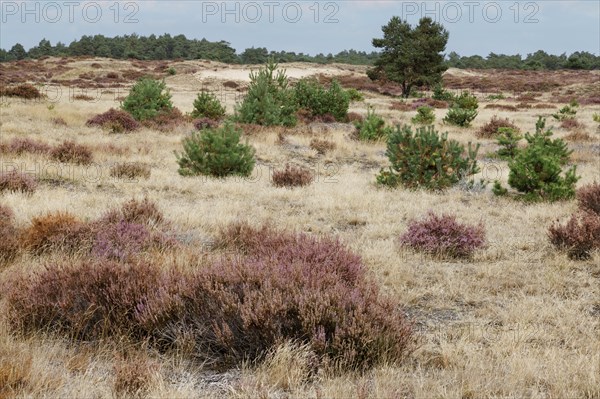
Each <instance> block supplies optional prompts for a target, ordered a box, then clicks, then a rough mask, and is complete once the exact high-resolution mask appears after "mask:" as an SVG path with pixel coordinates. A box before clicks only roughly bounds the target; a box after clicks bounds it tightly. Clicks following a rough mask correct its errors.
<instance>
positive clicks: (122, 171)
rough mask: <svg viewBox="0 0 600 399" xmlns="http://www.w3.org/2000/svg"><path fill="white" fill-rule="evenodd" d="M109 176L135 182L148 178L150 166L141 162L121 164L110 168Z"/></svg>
mask: <svg viewBox="0 0 600 399" xmlns="http://www.w3.org/2000/svg"><path fill="white" fill-rule="evenodd" d="M109 173H110V176H111V177H115V178H117V179H129V180H135V179H138V178H142V179H148V178H149V177H150V165H148V164H144V163H141V162H122V163H117V164H114V165H113V166H111V167H110V172H109Z"/></svg>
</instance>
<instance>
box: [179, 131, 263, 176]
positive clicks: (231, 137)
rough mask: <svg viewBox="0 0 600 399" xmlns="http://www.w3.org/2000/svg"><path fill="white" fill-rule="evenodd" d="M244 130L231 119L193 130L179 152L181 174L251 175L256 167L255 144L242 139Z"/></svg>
mask: <svg viewBox="0 0 600 399" xmlns="http://www.w3.org/2000/svg"><path fill="white" fill-rule="evenodd" d="M241 133H242V132H241V130H238V129H236V128H235V127H234V126H233V125H232V124H230V123H227V124H225V125H224V126H223V127H221V128H218V129H204V130H202V131H200V132H194V133H192V135H191V136H190V137H188V138H186V139H184V140H183V153H182V154H178V153H176V156H177V163H178V164H179V174H181V175H182V176H194V175H208V176H214V177H225V176H229V175H238V176H249V175H250V173H252V170H253V169H254V162H255V161H254V148H252V146H249V145H247V144H242V143H240V136H241Z"/></svg>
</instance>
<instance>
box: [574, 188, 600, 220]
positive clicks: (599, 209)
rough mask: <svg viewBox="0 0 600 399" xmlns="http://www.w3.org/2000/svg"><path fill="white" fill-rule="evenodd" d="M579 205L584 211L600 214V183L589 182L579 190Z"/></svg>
mask: <svg viewBox="0 0 600 399" xmlns="http://www.w3.org/2000/svg"><path fill="white" fill-rule="evenodd" d="M577 205H579V209H581V210H583V211H588V212H593V213H595V214H596V215H600V183H598V182H594V183H591V184H587V185H585V186H583V187H581V188H580V189H579V190H577Z"/></svg>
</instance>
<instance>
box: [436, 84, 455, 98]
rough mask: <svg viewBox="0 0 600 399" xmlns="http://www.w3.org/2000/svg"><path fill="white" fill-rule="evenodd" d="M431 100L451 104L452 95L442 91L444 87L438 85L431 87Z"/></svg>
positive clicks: (444, 90)
mask: <svg viewBox="0 0 600 399" xmlns="http://www.w3.org/2000/svg"><path fill="white" fill-rule="evenodd" d="M431 98H433V99H434V100H439V101H447V102H452V101H454V94H452V93H451V92H449V91H447V90H446V89H444V86H442V84H441V83H438V84H437V85H435V86H434V87H433V95H432V96H431Z"/></svg>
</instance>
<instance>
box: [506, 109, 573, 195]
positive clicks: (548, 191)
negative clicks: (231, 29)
mask: <svg viewBox="0 0 600 399" xmlns="http://www.w3.org/2000/svg"><path fill="white" fill-rule="evenodd" d="M544 129H545V119H543V118H541V117H540V118H539V119H538V122H537V123H536V132H535V134H533V135H532V134H529V133H526V134H525V140H526V141H527V146H526V147H525V148H523V149H515V152H514V157H513V158H512V159H511V160H510V161H509V163H508V167H509V169H510V172H509V175H508V184H509V185H510V186H511V187H512V188H514V189H516V190H517V191H518V192H519V193H521V195H520V197H522V198H523V199H524V200H526V201H539V200H545V201H558V200H564V199H570V198H573V197H574V196H575V183H577V181H578V180H579V177H577V175H576V166H573V167H571V168H569V169H568V170H567V171H566V172H565V174H564V176H562V175H561V173H562V167H563V166H564V165H566V164H567V163H568V162H569V156H570V155H571V153H572V151H571V150H568V148H567V145H566V144H565V142H564V141H563V140H562V139H554V140H552V139H551V138H550V136H552V131H551V130H545V131H544ZM494 192H495V193H496V194H499V195H502V194H505V193H506V191H505V190H504V189H503V188H502V186H501V185H500V184H499V183H497V184H496V185H495V187H494Z"/></svg>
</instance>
